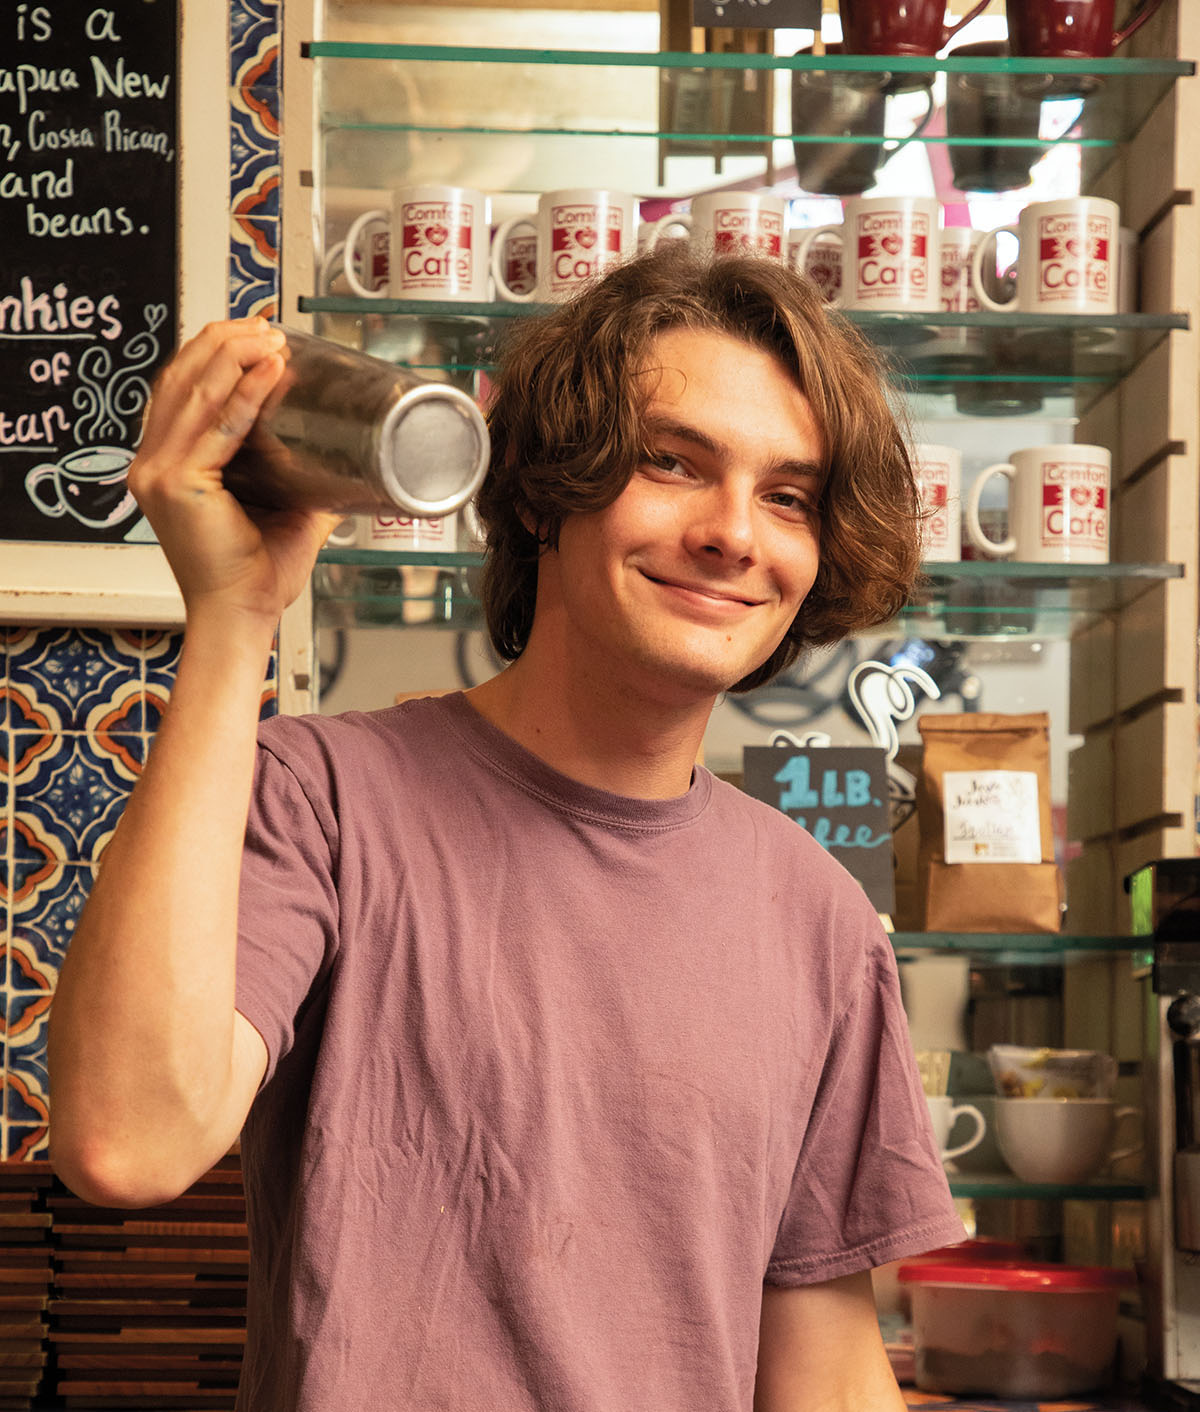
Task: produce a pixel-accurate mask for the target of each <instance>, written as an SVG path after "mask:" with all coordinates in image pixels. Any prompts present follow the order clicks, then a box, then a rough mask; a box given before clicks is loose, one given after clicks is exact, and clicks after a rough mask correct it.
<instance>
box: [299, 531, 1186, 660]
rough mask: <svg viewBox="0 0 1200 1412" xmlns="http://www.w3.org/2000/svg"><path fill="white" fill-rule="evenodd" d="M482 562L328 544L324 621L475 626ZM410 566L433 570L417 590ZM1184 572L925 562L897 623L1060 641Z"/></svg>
mask: <svg viewBox="0 0 1200 1412" xmlns="http://www.w3.org/2000/svg"><path fill="white" fill-rule="evenodd" d="M482 565H483V557H482V555H480V554H478V553H472V552H466V551H464V552H460V553H447V552H442V551H436V552H434V551H419V550H413V551H410V552H407V553H392V552H388V551H385V550H377V549H323V550H322V551H321V554H320V557H319V559H318V564H317V573H316V578H315V580H314V592H315V597H316V603H317V620H318V623H319V624H321V625H324V626H329V627H350V626H355V625H357V626H368V625H371V624H376V625H381V626H382V625H387V624H389V623H391V624H393V625H398V624H400V623H402V622H405V621H414V620H415V614H414V610H413V605H414V604H415V603H417V602H426V603H428V604H430V605H431V607H432V611H430V612H428V613H424V614H422V618H421V620H422V621H424V622H426V623H428V624H430V625H437V626H444V627H453V628H456V629H463V628H471V627H477V626H479V624H480V622H481V621H482V619H481V616H480V607H479V598H478V584H479V574H480V571H481V569H482ZM405 569H420V570H425V571H427V572H426V575H425V577H424V579H422V580H420V582H419V591H418V592H417V593H416V596H415V597H414V596H413V587H414V582H415V579H414V576H413V575H406V574H405V573H404V572H403V570H405ZM1182 572H1183V571H1182V569H1181V567H1180V566H1179V565H1177V564H1017V563H1010V562H1006V561H1000V562H995V563H988V562H984V561H978V560H971V561H966V562H964V563H961V564H927V565H926V566H925V579H926V583H925V585H924V586H923V587H922V588H921V590H920V592H919V601H916V602H914V603H913V604H912V605H911V606H909V607H907V608H905V609H903V610H902V612H901V614H900V621H901V623H902V625H903V627H904V629H905V630H906V631H912V632H926V631H928V632H929V633H930V634H931V635H935V636H938V637H940V638H981V639H982V638H993V639H995V638H1011V637H1014V636H1026V637H1033V636H1036V637H1038V638H1041V639H1046V638H1064V637H1069V636H1071V635H1072V634H1073V633H1075V632H1077V631H1078V630H1079V629H1080V628H1081V627H1083V626H1085V625H1086V624H1087V623H1089V622H1091V621H1093V620H1095V619H1096V618H1098V617H1101V616H1103V615H1104V614H1106V613H1110V612H1113V611H1115V610H1116V609H1117V608H1119V607H1123V606H1125V605H1126V604H1128V603H1130V602H1132V601H1133V600H1134V599H1135V598H1137V597H1139V596H1140V595H1141V594H1143V593H1145V592H1147V591H1148V590H1149V589H1150V588H1152V587H1153V586H1154V585H1155V584H1159V583H1163V582H1164V581H1166V580H1169V579H1172V578H1178V577H1179V576H1180V575H1181V574H1182ZM430 574H434V575H436V580H435V581H431V580H430V577H429V575H430ZM416 611H417V612H420V610H416Z"/></svg>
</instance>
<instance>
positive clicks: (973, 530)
mask: <svg viewBox="0 0 1200 1412" xmlns="http://www.w3.org/2000/svg"><path fill="white" fill-rule="evenodd" d="M1016 473H1017V468H1016V466H1014V465H1013V464H1012V462H1011V461H998V462H997V463H996V464H995V465H994V466H988V467H987V468H986V470H983V471H980V473H979V475H978V476H976V478H975V484H974V485H973V486H972V487H971V494H970V495H969V496H968V498H967V504H966V521H967V538H968V539H969V540H970V541H971V543H972V544H973V545H974V546H975V548H976V549H978V550H979V552H980V553H981V554H986V555H987V556H988V557H989V558H991V559H999V558H1002V557H1003V556H1004V555H1005V554H1011V553H1012V552H1013V550H1015V549H1016V547H1017V541H1016V540H1015V539H1014V538H1013V536H1012V535H1011V534H1010V535H1009V536H1008V538H1007V539H1002V540H1000V541H999V542H997V541H996V540H994V539H989V538H988V537H987V535H986V534H984V532H983V528H982V526H981V525H980V523H979V502H980V500H981V499H982V498H983V488H984V486H985V485H986V484H987V483H988V481H989V480H990V479H991V478H992V476H1004V477H1005V478H1006V479H1007V480H1012V478H1013V476H1015V475H1016Z"/></svg>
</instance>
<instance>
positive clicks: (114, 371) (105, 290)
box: [0, 0, 223, 543]
mask: <svg viewBox="0 0 1200 1412" xmlns="http://www.w3.org/2000/svg"><path fill="white" fill-rule="evenodd" d="M176 5H177V0H107V3H106V4H105V5H102V6H98V5H93V4H91V3H90V0H43V3H32V0H29V3H24V0H22V2H21V3H13V0H8V3H5V4H4V5H3V6H2V7H0V231H2V232H3V236H2V238H0V538H4V539H23V540H67V541H73V542H77V543H78V542H87V541H94V542H113V541H118V540H126V539H132V540H137V539H148V538H150V537H151V536H150V534H149V531H148V528H147V526H146V524H145V521H144V519H143V518H142V516H141V514H140V513H139V511H138V509H137V506H136V505H135V504H134V502H133V499H132V497H131V496H130V495H129V493H128V491H127V489H126V486H125V471H126V468H127V466H128V464H129V462H130V460H131V459H132V457H133V448H134V447H135V446H136V444H137V438H138V435H139V433H140V429H141V417H142V411H143V409H144V407H145V404H146V399H147V397H148V396H149V391H150V384H151V381H152V379H153V376H154V374H155V372H156V370H157V369H158V368H159V367H160V366H161V364H162V363H163V362H164V361H165V359H166V358H167V356H168V355H169V354H170V352H171V349H172V347H173V346H174V343H175V338H176V269H175V267H176V219H177V200H178V197H177V175H178V168H179V160H178V140H177V136H178V101H177V100H178V92H177V89H178V69H177V43H178V36H177V14H176ZM213 101H214V102H217V101H223V95H222V94H220V93H215V94H214V95H213Z"/></svg>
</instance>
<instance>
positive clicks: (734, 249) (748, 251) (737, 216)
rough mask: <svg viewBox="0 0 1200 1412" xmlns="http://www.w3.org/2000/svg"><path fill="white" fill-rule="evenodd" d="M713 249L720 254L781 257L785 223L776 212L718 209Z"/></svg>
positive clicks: (714, 215) (714, 222)
mask: <svg viewBox="0 0 1200 1412" xmlns="http://www.w3.org/2000/svg"><path fill="white" fill-rule="evenodd" d="M713 246H714V248H715V249H716V252H717V254H718V255H735V254H736V255H776V256H777V255H779V254H780V252H781V251H782V250H783V221H782V219H781V218H780V217H779V216H777V215H776V214H775V212H774V211H757V212H755V211H743V210H741V209H740V208H739V207H736V206H735V207H731V208H729V209H723V208H719V209H718V210H717V211H715V212H714V214H713Z"/></svg>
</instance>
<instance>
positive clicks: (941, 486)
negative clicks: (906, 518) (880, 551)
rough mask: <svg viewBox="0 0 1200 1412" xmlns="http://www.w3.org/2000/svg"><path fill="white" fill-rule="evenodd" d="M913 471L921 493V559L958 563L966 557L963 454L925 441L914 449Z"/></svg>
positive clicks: (953, 448)
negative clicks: (963, 546) (963, 543)
mask: <svg viewBox="0 0 1200 1412" xmlns="http://www.w3.org/2000/svg"><path fill="white" fill-rule="evenodd" d="M912 460H913V471H914V472H915V474H916V478H917V488H918V490H919V491H920V494H921V509H922V510H924V511H925V514H926V518H925V519H924V520H922V522H921V558H922V559H923V560H925V562H926V563H930V564H955V563H957V562H958V561H959V560H960V559H961V558H962V452H961V451H959V450H958V448H957V447H955V446H937V445H935V444H934V443H932V442H921V443H920V444H919V445H917V446H914V447H913V458H912Z"/></svg>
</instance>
